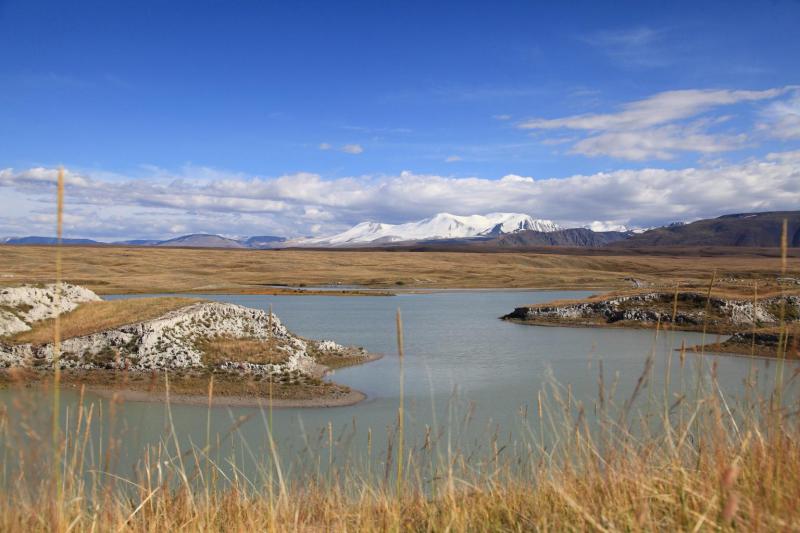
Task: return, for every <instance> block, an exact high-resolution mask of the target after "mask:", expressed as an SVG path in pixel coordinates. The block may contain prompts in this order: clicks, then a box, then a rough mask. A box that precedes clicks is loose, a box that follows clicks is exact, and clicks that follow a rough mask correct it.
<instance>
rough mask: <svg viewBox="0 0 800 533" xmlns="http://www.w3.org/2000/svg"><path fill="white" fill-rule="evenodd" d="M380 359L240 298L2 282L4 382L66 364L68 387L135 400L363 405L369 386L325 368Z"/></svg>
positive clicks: (44, 374) (37, 376) (33, 379)
mask: <svg viewBox="0 0 800 533" xmlns="http://www.w3.org/2000/svg"><path fill="white" fill-rule="evenodd" d="M56 316H58V317H59V322H60V324H59V332H60V337H61V342H60V351H59V350H57V349H56V346H55V343H54V339H55V333H56V331H55V323H56V321H55V318H56ZM376 358H377V357H376V356H375V355H373V354H369V353H367V352H366V351H365V350H364V349H362V348H357V347H345V346H341V345H339V344H337V343H335V342H333V341H329V340H323V341H315V340H309V339H304V338H301V337H298V336H296V335H293V334H292V333H291V332H289V331H288V330H287V329H286V327H285V326H284V325H283V324H281V322H280V320H279V319H278V317H277V316H275V315H274V314H271V313H268V312H265V311H262V310H258V309H252V308H249V307H243V306H240V305H234V304H229V303H221V302H211V301H205V300H200V299H195V298H180V297H155V298H132V299H120V300H110V301H105V300H102V299H101V298H100V297H99V296H97V295H96V294H95V293H94V292H92V291H90V290H88V289H86V288H84V287H81V286H78V285H72V284H67V283H63V284H60V285H58V286H56V285H55V284H49V285H21V286H17V287H5V288H2V289H0V386H13V385H15V384H18V385H24V386H30V385H32V384H35V383H44V382H46V381H47V380H49V379H50V378H51V376H52V375H53V370H54V368H55V367H56V365H58V368H59V369H60V370H61V383H62V384H63V385H66V386H70V385H75V386H78V385H86V386H87V388H88V389H90V390H92V391H94V392H97V393H100V394H106V395H107V394H116V395H118V397H122V398H125V399H127V400H134V401H137V400H141V401H158V400H166V399H167V396H168V395H169V400H170V401H173V402H178V403H202V404H207V403H209V401H211V403H212V404H214V405H237V406H260V405H268V404H270V405H272V406H275V407H327V406H339V405H351V404H354V403H357V402H359V401H361V400H362V399H364V394H362V393H361V392H359V391H356V390H352V389H350V388H349V387H346V386H343V385H339V384H336V383H333V382H331V381H328V380H325V379H323V378H324V376H325V374H326V373H327V372H328V371H329V370H330V369H332V368H339V367H343V366H349V365H354V364H360V363H364V362H367V361H371V360H374V359H376ZM167 385H168V387H167ZM270 402H271V403H270Z"/></svg>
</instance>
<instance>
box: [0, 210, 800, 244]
mask: <svg viewBox="0 0 800 533" xmlns="http://www.w3.org/2000/svg"><path fill="white" fill-rule="evenodd" d="M784 220H787V222H788V225H787V229H788V239H787V240H788V245H789V246H790V247H800V211H776V212H765V213H740V214H734V215H724V216H721V217H718V218H713V219H705V220H698V221H696V222H691V223H688V224H684V223H673V224H669V225H668V226H664V227H660V228H653V229H649V230H647V231H624V232H620V231H600V232H598V231H592V230H590V229H587V228H567V229H563V228H561V227H559V226H558V225H557V224H555V223H553V222H552V221H550V220H541V219H535V218H532V217H530V216H528V215H523V214H518V213H491V214H488V215H471V216H459V215H451V214H448V213H440V214H438V215H434V216H433V217H430V218H426V219H423V220H419V221H416V222H408V223H405V224H385V223H381V222H362V223H361V224H357V225H356V226H353V227H352V228H350V229H349V230H347V231H344V232H342V233H338V234H336V235H332V236H329V237H316V238H301V239H292V240H287V239H286V238H284V237H277V236H272V235H261V236H254V237H246V238H242V239H232V238H228V237H223V236H220V235H212V234H204V233H196V234H191V235H183V236H181V237H176V238H174V239H167V240H145V239H140V240H127V241H116V242H111V243H104V242H99V241H94V240H91V239H64V240H63V241H62V242H63V243H64V244H66V245H73V246H74V245H108V244H110V245H118V246H158V247H169V246H173V247H187V248H249V249H272V248H295V247H297V248H299V247H312V248H355V247H358V248H398V247H418V248H415V249H420V250H434V249H445V248H458V249H475V250H476V251H477V250H486V251H490V250H493V249H497V250H501V249H525V248H541V247H556V246H557V247H572V248H602V247H609V248H627V249H638V248H650V247H658V248H664V247H681V246H684V247H698V246H720V247H722V246H726V247H728V246H743V247H744V246H746V247H768V248H775V247H779V246H780V239H781V232H782V228H783V221H784ZM55 243H56V239H55V238H53V237H38V236H29V237H8V238H5V239H0V244H20V245H26V244H27V245H51V244H55Z"/></svg>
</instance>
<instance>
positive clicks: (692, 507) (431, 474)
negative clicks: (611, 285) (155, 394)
mask: <svg viewBox="0 0 800 533" xmlns="http://www.w3.org/2000/svg"><path fill="white" fill-rule="evenodd" d="M650 374H652V365H651V364H647V365H646V370H645V373H644V374H643V375H642V379H640V383H642V386H641V387H640V386H638V385H637V387H636V389H635V390H634V392H633V393H632V396H631V397H630V398H629V399H628V400H626V401H625V402H621V403H620V404H619V405H617V404H615V402H614V401H612V399H611V398H612V395H609V394H608V393H606V392H604V387H606V385H605V384H604V383H603V380H602V373H601V374H600V382H599V386H600V393H599V395H598V400H597V402H596V403H595V405H594V406H593V407H590V406H584V405H582V404H581V403H579V402H576V401H575V400H574V399H573V398H572V397H571V396H570V395H569V393H568V392H567V391H568V389H567V390H565V389H564V388H562V387H560V386H558V385H556V384H553V385H552V386H551V389H550V390H549V391H548V392H547V393H540V394H539V396H538V398H539V402H538V407H536V409H534V410H533V412H532V413H530V416H528V415H527V414H526V427H527V433H526V435H527V437H523V438H521V439H520V440H518V441H514V442H513V444H511V443H507V444H501V443H500V442H498V441H497V440H495V439H496V436H494V437H488V436H487V442H486V443H484V444H486V445H487V446H486V447H485V448H484V451H483V452H480V453H476V452H475V450H474V449H472V450H469V449H467V448H461V443H457V442H452V443H451V442H450V440H449V437H445V436H444V433H439V432H436V431H433V432H431V435H432V436H431V437H430V438H428V437H426V439H425V441H424V442H423V443H419V444H416V443H414V444H411V445H410V446H409V448H408V449H405V450H403V449H402V448H401V449H399V450H398V448H397V446H398V440H397V426H395V427H394V428H389V429H388V430H387V435H386V439H387V444H388V449H386V450H384V451H383V452H381V454H385V455H383V458H382V459H381V460H380V461H378V464H377V465H376V467H375V469H371V468H370V467H368V466H367V467H365V466H364V465H363V464H361V465H356V464H344V465H336V464H334V463H330V464H329V468H328V469H325V470H320V469H319V465H320V463H321V464H325V463H326V462H328V461H329V460H330V457H332V456H333V454H334V453H338V448H337V441H336V440H335V439H334V438H333V434H332V433H331V430H330V429H329V432H328V434H324V435H323V436H322V439H323V441H324V442H323V447H322V448H321V449H320V450H318V451H316V452H313V455H312V456H311V457H308V456H307V455H306V453H305V452H304V453H303V454H300V455H301V456H302V457H298V458H294V459H292V458H285V457H281V456H280V453H279V452H278V451H277V450H276V448H275V446H274V443H273V444H270V446H269V449H270V450H271V452H270V453H268V455H267V456H265V457H262V458H260V459H259V462H258V466H257V467H256V469H255V470H254V471H250V473H249V474H248V473H246V472H245V470H244V469H242V468H241V467H240V466H238V465H239V459H237V458H236V457H235V456H234V455H230V456H224V457H219V455H218V453H215V452H216V450H217V446H218V443H217V444H214V442H213V439H210V440H209V441H208V442H207V443H206V444H205V445H202V444H193V443H191V442H184V443H180V442H179V441H178V437H177V435H176V434H175V433H174V429H170V428H168V429H167V433H166V434H165V437H164V440H163V441H162V442H161V443H160V444H159V445H158V446H155V447H152V448H149V449H147V450H145V451H144V452H143V454H142V456H141V457H140V458H139V462H138V468H137V470H136V472H137V474H136V475H135V476H133V477H130V478H125V479H121V478H118V477H116V476H115V475H114V474H113V471H112V470H113V468H111V467H110V466H109V464H110V463H109V457H113V455H114V451H113V450H114V449H115V448H114V447H115V442H116V441H115V439H114V438H113V435H111V434H109V441H108V444H107V447H108V449H107V450H104V451H103V452H102V453H101V454H99V455H100V459H99V460H97V459H92V454H91V453H90V452H88V451H87V450H91V447H92V442H94V440H93V439H94V437H92V434H93V432H94V429H93V428H91V426H92V424H96V423H97V422H96V421H94V420H95V419H96V418H95V417H96V416H97V414H96V413H95V412H94V409H95V406H94V405H93V404H88V403H83V402H81V403H80V404H79V408H78V411H77V412H76V413H73V416H72V417H71V418H70V420H71V425H70V426H68V429H67V432H66V433H65V434H64V435H63V438H62V439H61V440H60V441H59V442H60V444H59V448H58V450H57V452H58V453H57V457H58V459H57V462H56V463H55V464H56V465H57V467H56V469H55V470H51V469H52V463H51V462H50V457H52V456H51V455H50V454H49V453H47V452H46V451H42V450H39V451H38V452H36V451H35V450H34V448H26V449H19V448H13V443H14V442H15V439H13V438H12V434H13V429H14V428H13V427H12V426H11V424H9V416H8V414H5V415H4V416H3V417H0V437H2V439H0V442H2V443H3V444H4V445H5V446H6V450H7V451H6V456H7V457H8V451H9V450H11V451H12V452H13V455H14V456H15V457H16V458H18V459H19V463H20V464H22V465H23V466H22V467H20V468H19V469H18V470H14V469H9V467H6V470H5V472H4V479H5V484H4V488H3V489H0V530H3V531H23V530H24V531H137V532H139V531H141V532H152V531H654V530H659V531H661V530H663V531H797V530H800V506H798V505H797V502H798V501H800V425H798V418H797V416H798V411H797V408H798V406H799V405H800V404H799V403H798V394H797V389H796V385H797V381H798V380H799V379H800V378H798V373H797V371H795V373H794V374H791V375H788V376H786V377H787V379H786V382H785V386H781V387H778V388H776V389H775V390H774V391H772V393H771V394H770V395H769V396H766V397H759V396H756V395H749V394H747V395H746V396H748V398H749V399H748V400H747V401H746V402H743V403H731V402H730V400H728V399H726V398H724V397H722V396H721V395H720V394H717V393H714V392H708V393H706V394H704V395H701V396H698V397H697V398H696V400H694V401H688V400H686V397H685V396H678V397H677V398H672V399H670V398H668V397H667V396H666V395H665V396H664V398H663V403H662V402H659V401H656V402H651V401H649V400H648V401H647V402H644V397H645V396H646V395H645V393H644V390H645V389H646V388H647V385H646V384H647V382H648V380H649V379H650V378H652V375H650ZM709 379H710V381H707V382H706V383H705V385H703V386H700V385H699V382H698V386H699V387H700V389H703V388H704V387H707V388H705V389H704V390H708V391H718V390H719V388H718V387H717V386H715V377H714V371H713V368H712V369H711V374H710V378H709ZM708 385H710V386H708ZM690 388H694V385H692V387H690ZM746 388H747V389H748V391H749V392H751V393H752V392H754V390H753V389H750V388H749V386H747V387H746ZM655 394H657V395H659V394H660V393H657V392H656V393H655ZM635 405H640V407H642V409H637V408H635V407H634V406H635ZM110 409H111V411H112V413H113V410H114V404H113V402H112V404H111V406H110ZM264 418H265V425H267V427H268V428H269V425H268V424H270V423H269V422H266V415H264ZM242 423H244V419H239V420H238V421H236V422H235V424H236V425H237V426H238V425H239V424H242ZM354 425H355V421H354ZM19 427H22V428H26V427H29V426H27V425H26V424H20V425H19ZM101 433H102V432H101ZM445 433H446V432H445ZM234 434H235V430H232V433H231V435H230V437H231V438H233V437H232V436H233V435H234ZM267 435H268V439H269V442H270V443H271V442H272V441H271V437H270V435H271V432H269V431H268V433H267ZM437 435H439V436H438V437H437ZM363 437H364V435H360V436H359V437H357V438H363ZM28 438H29V441H28V442H34V443H35V442H37V440H36V437H35V436H33V437H31V435H29V436H28ZM223 438H228V437H223ZM328 438H329V439H330V440H329V441H327V440H326V439H328ZM367 438H368V439H369V442H370V443H372V442H374V440H373V436H372V433H371V432H370V433H369V434H368V436H367ZM87 442H88V443H89V444H88V445H87ZM40 444H41V443H40ZM250 444H252V443H250ZM238 446H239V445H238V444H237V445H236V446H235V447H234V448H236V447H238ZM241 446H245V447H246V446H248V443H245V442H242V443H241ZM370 446H371V444H370ZM393 448H394V451H393ZM370 450H371V448H370ZM307 451H308V453H312V452H311V451H310V450H307ZM398 458H399V460H401V461H403V464H404V467H405V468H404V470H403V472H405V475H404V476H403V477H401V478H400V479H399V483H398V479H397V476H396V475H395V474H394V466H393V465H394V464H396V462H397V461H398ZM295 461H299V462H298V463H295ZM48 464H49V465H51V466H48ZM298 465H304V466H298ZM314 465H316V467H315V466H314ZM293 468H295V469H296V470H294V473H293V474H292V475H291V476H288V475H287V472H289V471H291V470H292V469H293ZM48 472H50V474H49V475H48ZM53 472H57V473H58V475H55V474H53ZM102 472H108V473H109V475H107V476H105V477H104V476H103V475H102ZM98 473H99V474H101V475H100V476H98Z"/></svg>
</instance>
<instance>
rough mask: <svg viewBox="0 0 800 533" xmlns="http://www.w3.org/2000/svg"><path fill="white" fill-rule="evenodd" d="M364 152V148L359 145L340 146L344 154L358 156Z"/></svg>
mask: <svg viewBox="0 0 800 533" xmlns="http://www.w3.org/2000/svg"><path fill="white" fill-rule="evenodd" d="M363 151H364V148H362V146H361V145H360V144H345V145H344V146H342V152H344V153H346V154H360V153H362V152H363Z"/></svg>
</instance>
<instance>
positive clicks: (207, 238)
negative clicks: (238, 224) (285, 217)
mask: <svg viewBox="0 0 800 533" xmlns="http://www.w3.org/2000/svg"><path fill="white" fill-rule="evenodd" d="M61 242H62V243H63V244H65V245H69V246H77V245H95V246H103V245H116V246H160V247H169V246H173V247H184V248H255V249H266V248H275V247H278V246H280V245H281V244H282V243H284V242H286V238H285V237H276V236H273V235H260V236H257V237H247V238H245V239H242V240H236V239H230V238H228V237H222V236H221V235H211V234H207V233H193V234H191V235H182V236H181V237H176V238H174V239H167V240H163V241H162V240H155V239H134V240H127V241H114V242H101V241H95V240H92V239H62V241H61ZM56 243H57V239H56V238H55V237H6V238H4V239H0V244H30V245H34V244H40V245H51V244H56Z"/></svg>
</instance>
